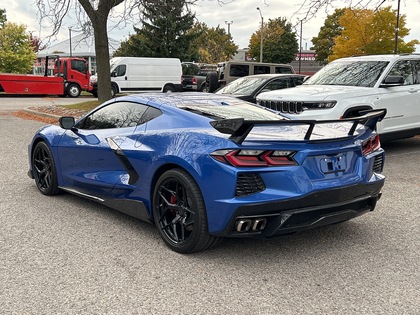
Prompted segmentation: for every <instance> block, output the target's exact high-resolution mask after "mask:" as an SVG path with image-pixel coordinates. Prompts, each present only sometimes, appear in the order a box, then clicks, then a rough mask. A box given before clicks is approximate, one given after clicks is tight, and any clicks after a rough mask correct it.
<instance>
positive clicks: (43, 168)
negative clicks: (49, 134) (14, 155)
mask: <svg viewBox="0 0 420 315" xmlns="http://www.w3.org/2000/svg"><path fill="white" fill-rule="evenodd" d="M32 172H33V176H34V179H35V184H36V186H37V187H38V190H39V191H40V192H41V193H42V194H44V195H48V196H52V195H56V194H58V193H59V192H60V190H59V188H58V181H57V171H56V168H55V163H54V158H53V156H52V153H51V150H50V148H49V147H48V145H47V144H46V143H45V142H43V141H42V142H38V144H37V145H36V146H35V149H34V150H33V153H32Z"/></svg>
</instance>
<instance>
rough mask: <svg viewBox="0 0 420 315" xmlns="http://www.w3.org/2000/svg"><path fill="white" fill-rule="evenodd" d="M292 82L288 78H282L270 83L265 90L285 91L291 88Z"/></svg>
mask: <svg viewBox="0 0 420 315" xmlns="http://www.w3.org/2000/svg"><path fill="white" fill-rule="evenodd" d="M290 83H291V82H290V80H289V79H288V78H281V79H276V80H273V81H271V82H270V83H268V84H267V85H266V86H265V87H264V90H279V89H285V88H288V87H291V84H290Z"/></svg>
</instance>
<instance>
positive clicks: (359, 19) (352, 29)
mask: <svg viewBox="0 0 420 315" xmlns="http://www.w3.org/2000/svg"><path fill="white" fill-rule="evenodd" d="M396 19H397V13H396V11H395V10H392V9H391V7H385V8H380V9H378V10H376V11H373V10H369V9H346V10H345V12H344V14H343V15H342V16H341V17H340V18H339V24H340V26H341V27H342V32H341V34H340V35H339V36H337V37H335V38H334V42H335V45H334V47H333V49H332V52H333V53H332V55H330V57H329V60H330V61H332V60H334V59H337V58H342V57H348V56H351V55H372V54H386V53H388V54H392V53H393V52H394V48H395V26H394V23H395V21H396ZM405 25H406V22H405V15H401V16H400V20H399V26H400V28H399V39H398V40H399V43H398V47H399V52H402V53H411V52H413V51H414V50H415V44H417V43H418V41H417V40H413V41H410V42H409V43H405V42H404V40H403V38H404V37H405V36H407V35H408V34H409V30H408V29H407V28H406V27H405Z"/></svg>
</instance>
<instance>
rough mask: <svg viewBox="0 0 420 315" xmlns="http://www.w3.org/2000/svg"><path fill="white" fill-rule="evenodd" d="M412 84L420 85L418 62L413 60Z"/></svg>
mask: <svg viewBox="0 0 420 315" xmlns="http://www.w3.org/2000/svg"><path fill="white" fill-rule="evenodd" d="M413 63H414V68H415V69H414V84H420V60H414V61H413Z"/></svg>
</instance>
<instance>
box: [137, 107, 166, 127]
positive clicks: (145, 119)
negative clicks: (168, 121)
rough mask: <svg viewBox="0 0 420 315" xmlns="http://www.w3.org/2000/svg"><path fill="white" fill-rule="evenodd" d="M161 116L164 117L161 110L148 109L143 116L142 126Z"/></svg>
mask: <svg viewBox="0 0 420 315" xmlns="http://www.w3.org/2000/svg"><path fill="white" fill-rule="evenodd" d="M160 115H162V112H161V111H160V110H159V109H157V108H154V107H149V108H147V110H146V111H145V113H144V114H143V116H141V120H140V124H144V123H147V122H148V121H150V120H152V119H155V118H156V117H159V116H160Z"/></svg>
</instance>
